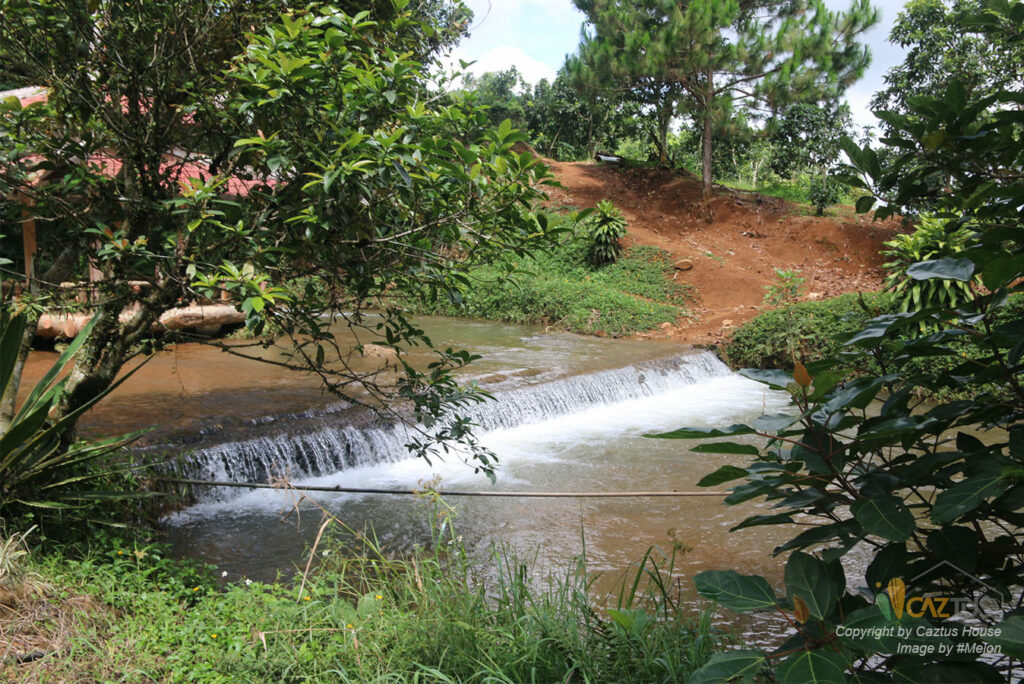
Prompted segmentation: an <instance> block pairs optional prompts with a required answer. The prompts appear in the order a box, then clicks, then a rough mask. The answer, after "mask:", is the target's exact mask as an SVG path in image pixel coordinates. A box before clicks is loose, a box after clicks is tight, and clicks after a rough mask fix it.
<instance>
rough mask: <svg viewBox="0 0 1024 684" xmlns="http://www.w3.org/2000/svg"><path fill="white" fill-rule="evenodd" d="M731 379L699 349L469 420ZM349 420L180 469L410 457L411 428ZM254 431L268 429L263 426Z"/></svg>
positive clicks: (475, 413) (504, 418)
mask: <svg viewBox="0 0 1024 684" xmlns="http://www.w3.org/2000/svg"><path fill="white" fill-rule="evenodd" d="M727 375H729V370H728V368H727V367H726V366H725V364H723V363H722V362H721V361H719V360H718V358H717V357H715V356H714V355H713V354H711V353H709V352H694V353H689V354H684V355H679V356H675V357H672V358H669V359H664V360H659V361H648V362H644V363H639V364H634V365H630V366H626V367H624V368H618V369H613V370H606V371H600V372H597V373H589V374H581V375H572V376H568V377H563V378H560V379H557V380H552V381H548V382H540V383H535V384H528V385H525V386H519V387H515V388H512V389H507V390H504V391H501V390H499V391H497V392H496V399H497V401H491V402H486V403H484V404H479V405H477V406H475V407H473V408H472V409H471V413H470V416H471V418H472V419H473V422H474V423H476V424H477V425H478V426H479V431H481V432H486V431H493V430H501V429H510V428H515V427H519V426H523V425H530V424H535V423H540V422H543V421H548V420H551V419H553V418H557V417H559V416H565V415H570V414H575V413H579V412H581V411H584V410H586V409H590V408H593V407H597V406H607V405H610V404H615V403H620V402H625V401H629V400H634V399H641V398H645V397H653V396H656V395H660V394H665V393H668V392H671V391H673V390H678V389H680V388H682V387H687V386H692V385H696V384H698V383H701V382H706V381H708V380H710V379H712V378H721V377H725V376H727ZM346 417H347V414H337V413H332V414H329V415H324V416H320V417H319V418H318V419H317V420H316V421H314V422H313V423H312V424H310V421H308V420H303V421H273V422H269V423H267V424H268V425H269V429H270V430H273V432H269V433H266V434H257V435H254V436H249V437H247V438H246V439H243V440H235V441H229V442H224V443H221V444H217V445H213V446H207V447H202V448H199V449H197V450H196V451H194V452H193V453H192V454H190V455H188V456H187V457H186V459H185V460H184V462H183V463H182V464H180V466H179V467H180V469H181V472H182V473H183V474H184V475H185V476H187V477H190V478H195V479H203V480H217V481H234V482H262V481H266V480H267V479H268V478H270V477H272V476H275V475H283V474H286V475H287V476H288V477H289V478H292V479H301V478H308V477H318V476H324V475H330V474H332V473H339V472H342V471H346V470H351V469H354V468H361V467H367V466H372V465H375V464H384V463H394V462H397V461H401V460H403V459H408V458H410V456H409V452H408V451H407V450H406V448H405V446H404V445H405V444H406V443H407V442H408V441H409V432H408V428H407V427H405V426H402V425H397V426H380V427H378V426H372V425H371V426H365V427H354V426H352V425H350V424H347V423H346V422H344V421H346ZM289 425H291V427H289ZM253 430H254V431H260V432H262V430H261V429H260V428H259V427H258V426H254V428H253ZM499 456H500V455H499ZM241 493H242V492H241V491H239V490H236V489H229V488H204V490H201V491H200V492H199V495H200V497H201V500H203V501H211V500H221V501H223V500H226V499H229V498H232V497H235V496H238V495H239V494H241Z"/></svg>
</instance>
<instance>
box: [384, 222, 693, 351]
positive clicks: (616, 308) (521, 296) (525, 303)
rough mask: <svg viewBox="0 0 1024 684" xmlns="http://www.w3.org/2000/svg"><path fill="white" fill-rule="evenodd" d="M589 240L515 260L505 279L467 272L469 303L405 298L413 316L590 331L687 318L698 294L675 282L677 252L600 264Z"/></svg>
mask: <svg viewBox="0 0 1024 684" xmlns="http://www.w3.org/2000/svg"><path fill="white" fill-rule="evenodd" d="M588 249H589V243H588V241H587V239H586V238H585V237H582V236H575V237H572V238H570V239H568V240H567V241H565V242H563V243H562V244H561V245H559V246H558V247H557V248H555V249H554V250H552V251H550V252H542V253H541V252H539V253H537V254H536V255H535V256H534V257H532V258H523V259H515V260H513V261H512V262H510V266H511V267H512V268H514V269H515V272H516V275H515V277H514V278H513V279H512V280H511V281H503V280H502V278H501V275H502V274H501V271H499V270H498V269H497V268H494V267H491V266H486V267H480V268H477V269H474V270H473V271H472V272H471V273H470V274H469V280H470V285H469V286H468V287H467V288H466V289H465V290H464V291H463V292H462V299H463V301H462V302H460V303H453V302H450V301H447V300H443V301H438V302H436V303H434V304H422V303H416V302H412V301H407V302H404V305H405V306H406V308H408V309H409V310H410V311H412V312H414V313H421V314H435V315H443V316H464V317H470V318H484V319H489V320H496V321H506V322H510V323H542V324H544V325H551V326H554V327H557V328H562V329H565V330H568V331H571V332H578V333H585V334H607V335H612V336H618V335H629V334H631V333H636V332H642V331H644V330H651V329H653V328H657V327H658V326H659V325H660V324H662V323H666V322H668V323H671V322H675V321H676V320H677V319H679V318H680V317H681V316H685V315H687V313H688V311H687V308H686V307H687V305H688V304H689V303H691V302H692V301H693V298H694V296H695V292H694V290H693V288H692V287H691V286H689V285H688V284H686V283H685V282H682V281H677V280H673V275H674V270H673V267H672V260H671V256H670V255H669V253H668V252H666V251H664V250H662V249H658V248H657V247H649V246H636V247H631V248H629V249H626V250H624V251H623V253H622V255H621V256H620V257H619V259H618V261H616V262H615V263H612V264H608V265H606V266H601V267H595V266H592V265H590V264H589V263H588V261H587V250H588Z"/></svg>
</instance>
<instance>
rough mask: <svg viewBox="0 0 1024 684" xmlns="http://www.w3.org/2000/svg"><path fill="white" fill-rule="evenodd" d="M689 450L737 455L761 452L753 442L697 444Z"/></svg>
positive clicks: (754, 454)
mask: <svg viewBox="0 0 1024 684" xmlns="http://www.w3.org/2000/svg"><path fill="white" fill-rule="evenodd" d="M690 451H692V452H694V453H696V454H735V455H737V456H757V455H758V454H759V453H761V450H760V449H758V448H757V447H756V446H754V445H753V444H737V443H736V442H711V443H708V444H698V445H697V446H695V447H692V448H691V449H690Z"/></svg>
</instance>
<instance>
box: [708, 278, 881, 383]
mask: <svg viewBox="0 0 1024 684" xmlns="http://www.w3.org/2000/svg"><path fill="white" fill-rule="evenodd" d="M891 306H892V305H891V304H890V300H889V297H888V296H886V295H880V294H875V293H871V294H863V295H858V294H846V295H842V296H840V297H836V298H834V299H825V300H822V301H816V302H800V303H798V304H793V305H790V306H786V307H782V308H779V309H773V310H771V311H765V312H764V313H762V314H760V315H759V316H758V317H757V318H754V319H753V320H751V321H749V322H747V323H745V324H743V325H742V326H740V327H739V328H738V329H737V330H736V332H735V333H734V334H733V336H732V340H731V341H730V342H729V343H728V344H726V346H725V349H724V353H725V356H726V358H727V360H728V362H729V363H730V364H731V365H732V366H733V367H736V368H793V362H794V360H798V361H802V362H803V363H804V364H807V363H813V362H814V361H817V360H819V359H822V358H827V357H829V356H833V355H835V354H837V353H838V352H839V350H840V349H841V348H842V343H843V340H845V339H846V338H847V337H849V336H850V335H851V334H853V333H855V332H856V331H858V330H860V329H861V328H862V327H863V325H864V323H865V322H866V321H868V320H869V319H871V318H873V317H874V316H877V315H879V314H882V313H886V312H888V311H890V310H891Z"/></svg>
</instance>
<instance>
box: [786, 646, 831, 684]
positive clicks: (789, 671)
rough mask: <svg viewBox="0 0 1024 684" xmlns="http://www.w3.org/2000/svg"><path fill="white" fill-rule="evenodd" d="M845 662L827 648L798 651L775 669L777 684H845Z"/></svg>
mask: <svg viewBox="0 0 1024 684" xmlns="http://www.w3.org/2000/svg"><path fill="white" fill-rule="evenodd" d="M846 665H847V663H846V660H845V659H844V658H843V656H842V655H841V654H839V653H836V652H835V651H833V650H831V649H828V648H819V649H816V650H814V651H799V652H797V653H794V654H793V655H791V656H789V657H788V658H786V659H785V660H783V661H782V662H781V663H780V664H779V666H778V667H777V668H775V677H776V679H777V680H778V681H779V684H810V683H811V682H814V684H846V674H845V672H846Z"/></svg>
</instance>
